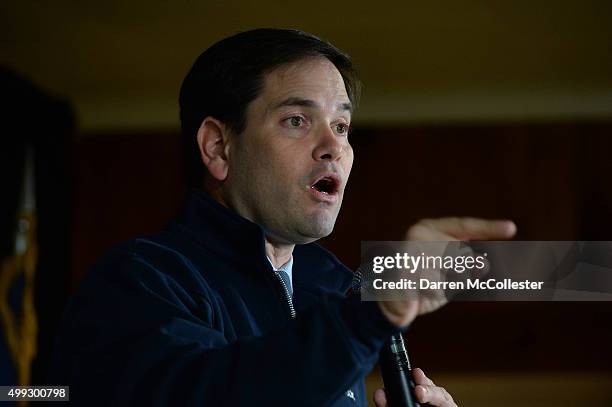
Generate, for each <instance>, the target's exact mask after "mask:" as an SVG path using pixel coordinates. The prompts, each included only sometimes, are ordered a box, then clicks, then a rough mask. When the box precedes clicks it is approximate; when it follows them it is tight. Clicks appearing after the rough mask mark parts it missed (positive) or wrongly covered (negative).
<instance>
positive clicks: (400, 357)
mask: <svg viewBox="0 0 612 407" xmlns="http://www.w3.org/2000/svg"><path fill="white" fill-rule="evenodd" d="M362 280H363V272H362V269H361V267H360V268H358V269H357V271H355V273H354V275H353V281H352V282H351V291H352V292H353V293H357V292H360V290H361V284H362ZM378 363H379V364H380V371H381V374H382V378H383V383H384V385H385V395H386V396H387V405H388V406H389V407H420V404H419V403H418V402H417V401H416V396H415V394H414V388H415V386H416V385H415V383H414V379H413V377H412V367H411V366H410V359H408V352H407V351H406V345H405V343H404V338H403V337H402V334H401V333H400V332H398V333H396V334H393V335H391V337H390V338H389V339H388V340H387V342H385V344H384V345H383V347H382V349H381V351H380V356H379V359H378Z"/></svg>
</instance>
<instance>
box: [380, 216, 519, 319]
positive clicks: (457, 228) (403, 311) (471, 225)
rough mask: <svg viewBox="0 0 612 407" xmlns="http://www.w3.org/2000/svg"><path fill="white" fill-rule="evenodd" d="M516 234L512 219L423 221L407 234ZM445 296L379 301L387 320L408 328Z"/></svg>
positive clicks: (438, 237)
mask: <svg viewBox="0 0 612 407" xmlns="http://www.w3.org/2000/svg"><path fill="white" fill-rule="evenodd" d="M515 233H516V225H515V224H514V222H512V221H509V220H486V219H479V218H455V217H453V218H439V219H423V220H420V221H419V222H417V223H416V224H415V225H413V226H411V227H410V228H409V229H408V231H407V232H406V240H429V241H452V240H463V241H467V240H505V239H510V238H512V236H514V234H515ZM446 302H447V299H446V298H445V297H443V296H439V295H436V293H435V292H434V293H432V295H430V296H427V295H422V296H420V297H419V299H418V300H414V299H411V300H404V301H379V302H378V306H379V307H380V309H381V311H382V313H383V314H384V315H385V317H387V319H388V320H389V321H390V322H391V323H392V324H394V325H396V326H397V327H405V326H407V325H408V324H410V323H411V322H412V321H413V320H414V319H415V318H416V317H417V316H418V315H423V314H427V313H429V312H432V311H435V310H437V309H438V308H440V307H442V306H443V305H444V304H446Z"/></svg>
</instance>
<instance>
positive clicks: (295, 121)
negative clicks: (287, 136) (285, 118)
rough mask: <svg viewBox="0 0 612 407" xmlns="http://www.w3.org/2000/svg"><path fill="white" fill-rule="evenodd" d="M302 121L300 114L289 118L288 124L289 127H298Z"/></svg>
mask: <svg viewBox="0 0 612 407" xmlns="http://www.w3.org/2000/svg"><path fill="white" fill-rule="evenodd" d="M303 123H304V118H302V117H300V116H293V117H290V118H289V124H290V125H291V127H300V126H301V125H302V124H303Z"/></svg>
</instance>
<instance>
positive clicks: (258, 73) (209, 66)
mask: <svg viewBox="0 0 612 407" xmlns="http://www.w3.org/2000/svg"><path fill="white" fill-rule="evenodd" d="M312 57H324V58H327V59H328V60H329V61H330V62H331V63H332V64H334V66H335V67H336V69H338V71H339V72H340V74H341V75H342V79H343V80H344V85H345V87H346V92H347V95H348V97H349V100H350V101H351V103H352V105H353V107H354V108H355V107H357V104H358V102H359V94H360V86H361V85H360V82H359V80H358V79H357V75H356V73H355V71H354V69H353V66H352V63H351V60H350V58H349V56H348V55H346V54H345V53H343V52H342V51H340V50H339V49H338V48H336V47H334V46H333V45H331V44H330V43H328V42H325V41H323V40H321V39H319V38H317V37H315V36H314V35H311V34H308V33H305V32H302V31H298V30H289V29H272V28H262V29H256V30H251V31H245V32H241V33H238V34H236V35H233V36H231V37H228V38H225V39H223V40H221V41H219V42H217V43H216V44H214V45H212V46H211V47H210V48H208V49H207V50H206V51H204V52H203V53H202V54H201V55H200V56H199V57H198V59H196V61H195V63H194V64H193V66H192V67H191V70H190V71H189V73H188V74H187V76H186V77H185V79H184V80H183V84H182V85H181V92H180V96H179V105H180V117H181V129H182V133H183V141H184V146H185V153H186V159H187V166H188V168H187V172H188V177H189V182H190V184H191V185H193V186H201V183H202V180H203V177H204V174H205V168H204V164H203V163H202V159H201V157H200V152H199V148H198V145H197V141H196V136H197V131H198V129H199V128H200V125H201V123H202V121H203V120H204V119H205V118H206V117H208V116H212V117H214V118H216V119H218V120H220V121H222V122H223V123H225V124H226V125H227V126H229V128H230V129H231V130H232V131H233V132H234V133H235V134H240V133H242V131H243V130H244V128H245V126H246V109H247V107H248V105H249V103H251V102H252V101H253V100H254V99H256V98H257V96H258V95H259V94H260V92H261V90H262V87H263V82H264V77H265V74H267V73H269V72H271V71H272V70H274V69H275V68H278V67H280V66H281V65H285V64H289V63H292V62H296V61H298V60H301V59H305V58H312Z"/></svg>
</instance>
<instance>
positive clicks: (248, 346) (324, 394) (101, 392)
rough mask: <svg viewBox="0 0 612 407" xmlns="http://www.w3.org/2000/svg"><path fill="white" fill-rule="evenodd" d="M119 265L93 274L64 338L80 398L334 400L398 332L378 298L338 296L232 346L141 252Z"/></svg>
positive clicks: (66, 369)
mask: <svg viewBox="0 0 612 407" xmlns="http://www.w3.org/2000/svg"><path fill="white" fill-rule="evenodd" d="M115 264H116V268H115V270H113V272H112V273H108V272H96V270H93V271H92V273H91V275H90V276H89V277H88V279H87V281H86V282H85V283H84V285H83V287H81V289H80V290H79V294H77V296H76V297H75V298H74V300H73V303H72V305H71V306H70V307H69V311H68V313H67V316H66V318H65V324H64V326H63V329H62V334H61V335H60V340H59V344H58V349H60V351H59V352H58V354H57V355H56V358H58V360H56V362H57V363H56V364H55V365H56V366H59V365H62V368H60V369H59V371H58V372H54V373H55V376H56V377H58V378H59V380H60V381H64V383H57V384H63V385H69V386H70V391H71V393H70V398H71V401H72V402H74V403H76V404H87V405H92V404H107V403H109V404H118V405H134V404H142V403H145V404H149V405H175V404H177V403H179V404H185V405H216V406H220V405H227V406H242V405H254V406H260V405H261V406H263V405H266V406H275V405H294V406H326V405H330V404H332V403H333V402H334V401H336V400H337V399H338V398H339V397H341V395H342V393H343V392H344V390H346V389H347V388H349V387H350V386H351V385H352V384H354V383H355V382H357V381H358V380H359V379H361V378H363V377H364V376H365V375H366V374H367V373H368V372H369V371H370V370H371V369H372V367H373V365H374V363H375V362H376V359H377V356H378V352H379V349H380V347H381V346H382V344H383V342H384V341H385V339H386V338H388V337H389V335H390V334H391V333H392V332H393V331H394V327H393V326H392V325H391V324H390V323H388V322H387V321H386V319H385V318H384V316H383V315H382V313H381V312H380V311H379V309H378V307H377V305H376V303H372V302H361V301H360V299H359V298H358V297H351V298H345V297H343V296H339V295H330V296H327V297H325V298H324V301H323V302H322V303H321V304H320V305H319V306H316V307H313V308H311V309H309V310H308V311H307V312H303V313H301V314H300V315H298V316H297V318H296V319H295V320H292V321H291V322H289V323H288V325H286V326H284V327H283V328H282V329H279V330H276V331H273V332H269V333H266V334H264V335H261V336H254V337H250V338H242V339H239V340H237V341H235V342H232V343H228V341H227V340H226V338H225V336H224V335H223V334H222V333H221V332H220V331H219V330H217V329H214V324H213V321H212V319H213V318H214V317H215V313H214V312H208V313H204V314H200V315H196V314H195V313H194V312H193V307H192V306H191V305H192V304H190V300H189V298H190V297H189V296H188V295H187V294H186V292H185V290H184V288H183V287H181V286H179V285H178V284H177V283H176V281H174V280H173V279H171V278H169V277H168V276H167V275H164V274H162V273H160V272H159V271H158V270H156V269H155V268H154V267H152V266H151V265H149V264H148V263H147V262H146V261H144V260H143V259H142V258H139V257H138V256H135V255H132V256H131V257H130V258H129V259H127V260H126V259H125V257H124V258H123V260H122V261H120V262H117V263H115ZM60 372H63V374H61V373H60ZM66 382H67V383H66Z"/></svg>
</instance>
